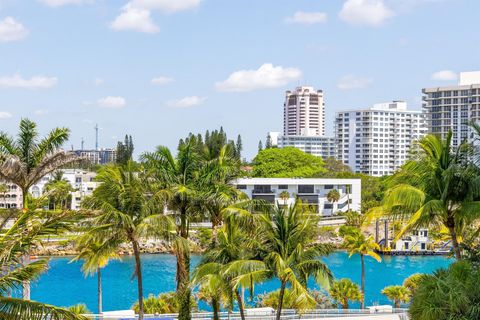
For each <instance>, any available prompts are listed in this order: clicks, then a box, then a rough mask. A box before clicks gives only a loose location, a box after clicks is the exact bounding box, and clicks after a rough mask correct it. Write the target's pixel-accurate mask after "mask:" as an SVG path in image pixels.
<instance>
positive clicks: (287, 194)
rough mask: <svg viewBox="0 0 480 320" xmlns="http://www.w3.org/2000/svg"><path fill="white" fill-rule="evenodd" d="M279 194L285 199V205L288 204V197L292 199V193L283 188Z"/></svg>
mask: <svg viewBox="0 0 480 320" xmlns="http://www.w3.org/2000/svg"><path fill="white" fill-rule="evenodd" d="M279 196H280V199H282V200H283V205H284V206H286V205H287V201H288V199H290V193H289V192H288V191H287V190H283V191H282V192H280V195H279Z"/></svg>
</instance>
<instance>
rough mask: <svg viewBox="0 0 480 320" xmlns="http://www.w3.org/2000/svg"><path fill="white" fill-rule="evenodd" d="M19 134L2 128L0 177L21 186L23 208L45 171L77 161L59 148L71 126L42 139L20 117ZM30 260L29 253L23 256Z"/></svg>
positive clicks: (25, 287)
mask: <svg viewBox="0 0 480 320" xmlns="http://www.w3.org/2000/svg"><path fill="white" fill-rule="evenodd" d="M19 129H20V131H19V133H18V136H17V138H16V139H15V138H13V137H11V136H9V135H8V134H7V133H5V132H0V180H4V181H9V182H12V183H14V184H16V185H17V186H18V187H19V188H20V189H21V190H22V208H23V209H24V210H28V208H27V201H26V198H27V194H28V190H29V189H30V187H31V186H32V185H33V184H35V183H36V182H37V181H38V180H40V179H41V178H42V177H44V176H45V175H47V174H49V173H51V172H53V171H55V170H56V169H58V168H60V167H62V166H65V165H67V164H70V163H72V162H74V161H77V160H78V158H77V156H76V155H75V154H74V153H72V152H65V151H61V150H60V149H59V148H60V147H61V146H62V144H63V143H65V142H66V141H67V140H68V136H69V133H70V130H69V129H67V128H55V129H53V130H52V131H50V133H49V134H48V135H47V136H46V137H44V138H43V139H39V134H38V131H37V125H36V124H35V122H33V121H30V120H28V119H22V120H21V121H20V126H19ZM24 260H25V263H27V264H28V262H29V255H28V254H27V255H25V257H24ZM23 297H24V299H26V300H29V299H30V285H29V283H28V282H25V283H24V284H23Z"/></svg>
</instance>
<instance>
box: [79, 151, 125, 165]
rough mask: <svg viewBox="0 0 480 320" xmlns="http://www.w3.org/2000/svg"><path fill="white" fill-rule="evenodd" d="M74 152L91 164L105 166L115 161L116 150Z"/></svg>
mask: <svg viewBox="0 0 480 320" xmlns="http://www.w3.org/2000/svg"><path fill="white" fill-rule="evenodd" d="M74 152H75V153H76V154H77V155H78V156H79V157H82V158H84V159H86V160H87V161H88V162H90V163H92V164H107V163H111V162H115V161H116V160H117V150H115V149H109V148H105V149H99V150H75V151H74Z"/></svg>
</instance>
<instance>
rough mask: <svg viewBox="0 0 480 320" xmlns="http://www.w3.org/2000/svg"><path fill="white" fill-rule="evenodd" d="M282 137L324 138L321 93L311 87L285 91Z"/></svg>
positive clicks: (323, 106) (323, 111) (323, 110)
mask: <svg viewBox="0 0 480 320" xmlns="http://www.w3.org/2000/svg"><path fill="white" fill-rule="evenodd" d="M283 106H284V107H283V135H284V136H290V135H293V136H298V135H307V136H324V135H325V102H324V101H323V91H322V90H315V89H314V88H313V87H297V88H296V89H295V90H294V91H293V92H292V91H287V92H286V94H285V103H284V105H283Z"/></svg>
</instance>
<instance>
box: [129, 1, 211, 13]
mask: <svg viewBox="0 0 480 320" xmlns="http://www.w3.org/2000/svg"><path fill="white" fill-rule="evenodd" d="M200 2H201V0H132V1H130V2H129V3H130V4H131V5H132V6H133V7H136V8H142V9H147V10H158V11H161V12H164V13H175V12H178V11H184V10H190V9H194V8H196V7H198V6H199V5H200Z"/></svg>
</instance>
